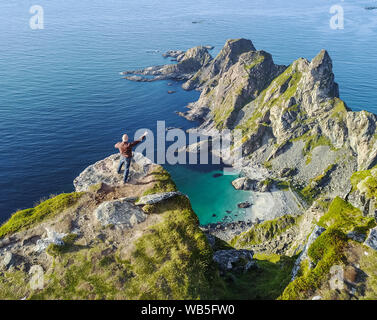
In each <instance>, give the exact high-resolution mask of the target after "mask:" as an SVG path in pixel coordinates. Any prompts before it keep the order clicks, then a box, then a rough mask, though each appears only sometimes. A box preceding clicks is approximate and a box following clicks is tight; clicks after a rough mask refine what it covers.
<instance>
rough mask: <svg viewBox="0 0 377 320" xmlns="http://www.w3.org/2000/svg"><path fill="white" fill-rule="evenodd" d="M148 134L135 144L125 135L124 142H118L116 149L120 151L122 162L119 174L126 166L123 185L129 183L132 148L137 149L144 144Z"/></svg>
mask: <svg viewBox="0 0 377 320" xmlns="http://www.w3.org/2000/svg"><path fill="white" fill-rule="evenodd" d="M147 134H148V132H147V131H145V132H144V134H143V135H142V136H141V137H140V138H139V139H137V140H135V141H133V142H128V135H127V134H124V135H123V136H122V142H118V143H117V144H115V146H114V147H115V148H117V149H119V152H120V162H119V167H118V173H119V174H120V171H121V170H122V167H123V164H124V165H125V169H124V175H123V183H127V179H128V174H129V172H130V165H131V160H132V148H133V147H135V146H136V145H137V144H139V143H140V142H142V141H143V140H144V139H145V137H146V135H147Z"/></svg>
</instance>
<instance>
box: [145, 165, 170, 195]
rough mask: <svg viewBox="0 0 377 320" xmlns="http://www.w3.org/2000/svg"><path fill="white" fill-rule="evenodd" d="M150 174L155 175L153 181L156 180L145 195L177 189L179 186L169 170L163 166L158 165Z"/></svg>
mask: <svg viewBox="0 0 377 320" xmlns="http://www.w3.org/2000/svg"><path fill="white" fill-rule="evenodd" d="M150 174H151V175H152V176H153V180H152V181H153V182H154V185H153V187H152V188H150V189H148V190H146V191H145V192H144V194H143V196H146V195H148V194H154V193H162V192H172V191H177V186H176V185H175V183H174V181H173V180H172V178H171V176H170V174H169V172H167V171H166V170H165V169H164V168H163V167H161V166H159V167H157V168H156V169H155V170H154V171H153V172H151V173H150Z"/></svg>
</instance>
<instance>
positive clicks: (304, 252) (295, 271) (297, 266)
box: [291, 225, 326, 281]
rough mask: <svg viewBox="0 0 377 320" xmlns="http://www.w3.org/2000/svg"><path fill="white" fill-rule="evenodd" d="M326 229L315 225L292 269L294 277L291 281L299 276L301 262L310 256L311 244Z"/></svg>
mask: <svg viewBox="0 0 377 320" xmlns="http://www.w3.org/2000/svg"><path fill="white" fill-rule="evenodd" d="M325 231H326V229H325V228H322V227H319V226H317V225H316V226H315V227H314V230H313V232H312V233H311V234H310V236H309V238H308V241H307V242H306V244H305V247H304V249H303V250H302V252H301V254H300V256H299V257H298V258H297V260H296V262H295V264H294V266H293V269H292V279H291V281H293V280H294V279H296V277H297V274H298V272H299V270H300V268H301V263H302V262H303V261H304V260H305V259H307V258H308V250H309V248H310V246H311V245H312V243H313V242H314V241H315V240H316V239H317V238H318V237H319V236H320V235H321V234H322V233H323V232H325Z"/></svg>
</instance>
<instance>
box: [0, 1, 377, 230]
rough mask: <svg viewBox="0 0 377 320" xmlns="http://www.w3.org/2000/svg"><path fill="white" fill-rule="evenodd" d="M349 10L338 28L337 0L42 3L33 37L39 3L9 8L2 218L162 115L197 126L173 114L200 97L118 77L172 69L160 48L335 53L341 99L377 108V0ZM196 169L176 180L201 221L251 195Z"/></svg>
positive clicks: (62, 188) (0, 67) (2, 19)
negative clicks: (238, 44) (232, 43)
mask: <svg viewBox="0 0 377 320" xmlns="http://www.w3.org/2000/svg"><path fill="white" fill-rule="evenodd" d="M340 3H341V5H342V6H343V7H344V11H345V28H344V30H338V31H335V30H332V29H330V28H329V19H330V17H331V14H330V13H329V9H330V7H331V6H332V5H333V4H338V2H337V1H332V0H316V1H299V0H292V1H278V0H271V1H268V2H266V1H262V0H238V1H225V0H199V1H186V0H183V1H172V0H164V1H157V0H139V1H124V0H106V1H105V0H80V1H74V0H64V1H51V0H39V1H38V4H39V5H42V6H43V8H44V11H45V29H44V30H41V31H33V30H31V29H30V28H29V24H28V22H29V18H30V14H29V8H30V6H31V5H34V4H35V2H34V1H30V0H18V1H2V2H1V3H0V31H1V32H0V137H1V140H0V141H1V142H0V155H1V157H0V221H3V220H5V219H6V218H8V217H9V215H10V214H11V213H12V212H13V211H15V210H16V209H18V208H26V207H30V206H32V205H33V203H34V202H35V201H36V200H38V199H39V198H41V197H45V196H48V195H49V194H52V193H60V192H69V191H72V190H73V186H72V181H73V179H74V178H75V176H77V175H78V174H79V173H80V172H81V171H82V170H83V169H84V168H85V167H87V166H88V165H89V164H91V163H93V162H95V161H97V160H99V159H102V158H104V157H106V156H108V155H110V154H111V153H113V152H114V149H113V145H114V143H115V142H116V141H118V140H119V137H120V136H121V134H122V133H124V131H126V132H127V133H129V134H130V135H132V134H133V133H134V131H135V130H136V129H138V128H152V129H153V128H155V126H156V120H166V121H167V123H166V125H167V126H178V127H183V128H187V127H189V126H191V125H192V124H190V123H188V122H186V121H185V120H184V119H181V118H179V117H177V116H176V114H175V113H174V111H176V110H184V107H185V106H186V105H187V103H189V102H191V101H194V100H196V99H197V97H198V93H197V92H185V91H183V90H182V89H180V84H174V86H173V88H171V87H168V86H167V82H166V81H162V82H155V83H147V84H146V83H133V82H128V81H124V80H121V79H120V76H119V72H120V71H123V70H127V69H134V68H139V67H143V66H148V65H155V64H163V63H166V62H167V61H168V60H164V59H163V58H162V57H161V53H163V52H164V51H166V50H169V49H187V48H190V47H193V46H196V45H199V44H204V45H206V44H211V45H214V46H216V48H215V50H214V51H213V54H216V53H217V52H218V50H220V48H221V47H222V46H223V44H224V43H225V41H226V39H229V38H239V37H244V38H248V39H251V40H252V41H253V43H254V45H255V46H256V48H257V49H263V50H266V51H268V52H270V53H271V54H272V55H273V57H274V59H275V61H276V62H277V63H282V64H289V63H291V62H292V61H293V60H294V59H297V58H298V57H301V56H303V57H307V58H309V59H311V58H312V57H314V56H315V55H316V54H317V53H318V52H319V51H320V49H322V48H326V49H327V50H328V51H329V53H330V55H331V56H332V58H333V60H334V71H335V75H336V81H337V82H338V83H339V85H340V94H341V97H342V98H343V99H344V100H345V101H346V102H347V103H348V105H349V106H350V107H352V108H353V109H355V110H360V109H367V110H369V111H372V112H377V103H376V102H377V90H376V83H377V73H376V71H375V70H376V63H377V43H376V41H375V39H376V31H377V19H376V17H377V11H366V10H365V9H364V7H365V6H367V5H373V4H374V1H372V0H370V1H369V0H365V1H358V2H351V1H344V2H340ZM193 21H200V22H201V23H197V24H193V23H192V22H193ZM151 50H159V52H157V53H152V52H151ZM167 90H176V91H177V93H176V94H173V95H168V94H167ZM191 169H192V170H187V168H186V167H183V168H180V167H177V168H175V170H173V171H172V173H173V176H174V178H175V179H176V180H177V182H178V185H179V186H180V187H181V189H182V190H184V192H186V193H187V194H188V195H189V196H190V198H191V200H192V202H193V206H194V208H195V210H196V212H197V214H198V216H199V218H200V221H201V222H202V223H203V222H206V221H209V220H211V219H212V214H213V213H215V212H217V213H216V214H218V217H217V218H219V219H220V218H222V215H223V214H224V212H225V210H229V208H230V207H233V208H234V206H235V205H236V203H237V202H238V201H239V198H238V197H244V194H243V193H238V192H235V191H233V190H232V187H231V186H230V184H229V181H228V180H227V179H228V178H229V177H227V178H224V179H221V178H216V179H217V180H215V179H213V178H212V176H211V173H209V172H210V170H211V168H207V169H205V171H206V172H208V174H207V173H205V174H202V172H203V170H204V169H200V170H199V171H198V169H197V168H191ZM215 181H216V183H215ZM199 183H200V187H199V186H198V185H199ZM206 197H207V198H206ZM204 199H205V200H204Z"/></svg>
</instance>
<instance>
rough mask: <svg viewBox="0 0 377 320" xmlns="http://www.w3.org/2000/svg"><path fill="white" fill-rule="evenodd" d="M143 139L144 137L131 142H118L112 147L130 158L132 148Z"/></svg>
mask: <svg viewBox="0 0 377 320" xmlns="http://www.w3.org/2000/svg"><path fill="white" fill-rule="evenodd" d="M143 140H144V138H143V139H140V140H135V141H133V142H118V143H117V144H116V145H115V146H114V147H115V148H117V149H119V152H120V154H121V155H122V156H123V157H126V158H132V148H133V147H134V146H136V145H137V144H138V143H140V142H141V141H143Z"/></svg>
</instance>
